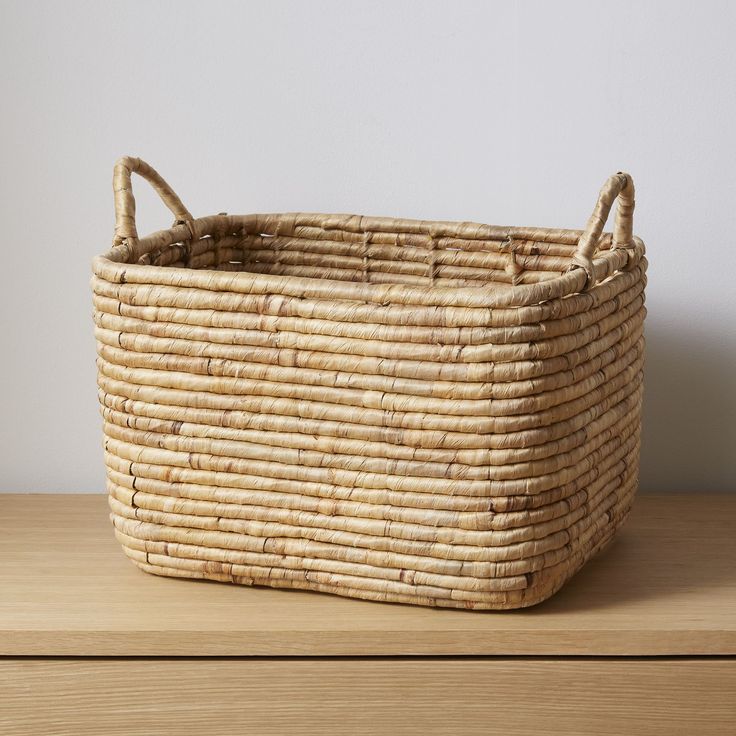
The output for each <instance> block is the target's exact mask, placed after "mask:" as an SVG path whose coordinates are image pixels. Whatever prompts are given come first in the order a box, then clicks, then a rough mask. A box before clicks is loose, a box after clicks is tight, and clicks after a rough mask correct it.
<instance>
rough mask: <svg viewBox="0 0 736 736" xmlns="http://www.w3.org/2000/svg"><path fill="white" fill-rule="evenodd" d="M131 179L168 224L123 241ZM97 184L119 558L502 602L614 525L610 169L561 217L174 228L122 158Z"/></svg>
mask: <svg viewBox="0 0 736 736" xmlns="http://www.w3.org/2000/svg"><path fill="white" fill-rule="evenodd" d="M133 173H137V174H139V175H140V176H142V177H143V178H144V179H147V180H148V181H149V182H150V183H151V184H152V185H153V187H154V188H155V189H156V191H157V192H158V193H159V195H160V196H161V198H162V200H163V201H164V203H165V204H166V205H167V206H168V208H169V209H170V210H171V211H172V213H173V214H174V217H175V222H174V224H173V226H172V227H171V228H169V229H167V230H162V231H160V232H156V233H154V234H152V235H149V236H147V237H144V238H140V237H139V235H138V232H137V230H136V224H135V201H134V199H133V192H132V189H131V174H133ZM114 191H115V210H116V229H115V239H114V244H113V247H112V249H111V250H110V251H108V252H107V253H106V254H105V255H103V256H99V257H97V258H95V259H94V263H93V270H94V276H93V280H92V286H93V290H94V306H95V316H94V318H95V325H96V327H95V334H96V337H97V344H98V355H99V357H98V368H99V396H100V402H101V407H102V414H103V417H104V434H105V443H104V445H105V462H106V465H107V477H108V490H109V494H110V506H111V510H112V521H113V524H114V526H115V533H116V535H117V538H118V539H119V540H120V542H121V543H122V545H123V548H124V550H125V552H126V554H127V555H128V556H129V557H130V558H131V559H132V560H133V562H134V563H135V564H136V565H138V566H139V567H140V568H142V569H143V570H146V571H148V572H152V573H156V574H160V575H172V576H179V577H188V578H208V579H212V580H223V581H230V582H236V583H242V584H247V585H269V586H276V587H288V588H305V589H309V590H316V591H324V592H330V593H337V594H340V595H346V596H354V597H358V598H366V599H371V600H377V601H393V602H401V603H416V604H422V605H431V606H449V607H458V608H476V609H500V608H516V607H521V606H528V605H532V604H535V603H538V602H539V601H542V600H544V599H545V598H547V597H548V596H550V595H552V594H553V593H554V592H555V591H556V590H558V589H559V588H560V587H561V586H562V585H563V583H564V582H565V581H566V580H567V579H568V578H569V577H570V576H571V575H572V574H573V573H574V572H575V571H576V570H578V569H579V568H580V567H581V566H582V565H583V564H584V562H585V561H586V560H587V559H589V558H590V557H591V556H592V555H593V554H594V553H595V552H596V551H598V550H600V549H601V548H602V547H603V546H604V545H605V544H606V543H607V542H608V541H609V540H610V539H611V537H612V536H613V534H614V532H615V531H616V529H617V528H618V526H619V525H620V524H621V523H622V521H623V520H624V519H625V517H626V515H627V513H628V511H629V508H630V506H631V502H632V497H633V495H634V492H635V490H636V486H637V477H638V464H639V437H640V410H641V398H642V359H643V347H644V341H643V321H644V315H645V308H644V286H645V270H646V259H645V258H644V245H643V243H642V242H641V240H640V239H639V238H637V237H635V236H634V235H633V232H632V219H633V210H634V185H633V183H632V180H631V177H630V176H629V175H628V174H623V173H618V174H615V175H614V176H612V177H611V178H610V179H608V181H607V182H606V183H605V185H604V187H603V189H602V190H601V193H600V197H599V199H598V203H597V205H596V207H595V210H594V212H593V214H592V216H591V217H590V220H589V221H588V224H587V228H586V229H585V231H574V230H559V229H541V228H529V227H494V226H489V225H480V224H475V223H467V222H463V223H455V222H422V221H416V220H404V219H390V218H378V217H360V216H354V215H322V214H302V213H290V214H260V215H259V214H256V215H243V216H240V215H225V214H220V215H215V216H212V217H203V218H199V219H195V218H193V217H192V215H191V214H190V213H189V211H188V210H187V209H186V208H185V207H184V206H183V204H182V203H181V201H180V200H179V198H178V197H177V196H176V194H175V193H174V192H173V190H172V189H171V188H170V187H169V186H168V185H167V184H166V182H164V180H163V179H162V178H161V177H160V176H159V175H158V174H157V173H156V172H155V171H154V170H153V169H152V168H151V167H150V166H149V165H148V164H146V163H145V162H143V161H141V160H140V159H136V158H123V159H120V161H118V162H117V164H116V166H115V172H114ZM616 200H618V202H617V207H616V216H615V223H614V229H613V233H612V234H603V232H602V231H603V227H604V225H605V222H606V219H607V217H608V214H609V211H610V209H611V208H612V205H613V204H614V202H615V201H616Z"/></svg>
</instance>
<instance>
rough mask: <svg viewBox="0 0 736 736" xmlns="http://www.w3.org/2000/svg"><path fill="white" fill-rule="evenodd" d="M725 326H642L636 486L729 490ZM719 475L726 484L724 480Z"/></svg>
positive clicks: (734, 347) (734, 385) (728, 342)
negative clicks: (643, 347) (640, 422)
mask: <svg viewBox="0 0 736 736" xmlns="http://www.w3.org/2000/svg"><path fill="white" fill-rule="evenodd" d="M731 331H732V328H731V327H730V326H729V327H728V328H726V329H722V330H721V331H718V330H717V329H715V328H711V329H710V330H708V331H706V330H704V329H702V328H699V327H698V326H696V325H678V326H677V328H676V329H675V328H674V327H673V326H660V325H657V324H652V322H651V320H649V321H648V323H647V326H646V341H647V343H646V367H645V379H644V419H643V421H644V427H643V440H642V458H641V490H642V492H645V493H646V492H655V493H660V492H661V493H665V492H677V491H693V492H696V491H701V492H717V491H733V492H736V340H734V339H733V335H732V334H730V333H731ZM724 478H726V479H729V482H730V483H731V485H730V487H728V488H724V480H723V479H724Z"/></svg>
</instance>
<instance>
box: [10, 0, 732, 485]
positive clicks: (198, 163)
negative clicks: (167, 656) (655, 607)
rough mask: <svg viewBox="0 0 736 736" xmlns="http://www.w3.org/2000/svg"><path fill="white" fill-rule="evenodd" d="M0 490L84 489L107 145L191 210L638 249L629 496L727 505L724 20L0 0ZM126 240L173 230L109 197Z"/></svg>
mask: <svg viewBox="0 0 736 736" xmlns="http://www.w3.org/2000/svg"><path fill="white" fill-rule="evenodd" d="M0 14H1V17H0V75H1V76H0V100H1V101H2V108H1V109H0V133H1V135H0V153H1V154H2V178H1V181H0V234H1V237H2V258H1V261H0V262H1V263H2V266H1V267H0V269H1V270H0V273H2V289H0V300H1V303H0V319H1V320H2V331H1V333H0V336H1V338H2V339H1V342H0V346H1V348H0V349H1V350H2V353H0V355H1V359H0V386H1V388H2V397H1V402H2V403H1V404H0V406H1V407H2V408H1V409H0V459H1V460H2V462H1V464H0V468H1V471H0V489H2V490H4V491H47V492H51V491H59V492H71V491H101V490H104V474H103V470H102V452H101V441H100V440H101V421H100V418H99V415H98V413H97V405H96V401H97V394H96V387H95V363H94V361H95V349H94V340H93V336H92V318H91V311H92V309H91V297H90V293H89V285H88V282H89V273H90V271H89V262H90V259H91V258H92V256H93V255H94V254H95V253H98V252H102V251H103V250H106V249H107V246H108V243H109V241H110V238H111V236H112V229H113V211H112V196H111V175H112V165H113V162H114V160H115V159H116V158H117V157H118V156H120V155H122V154H131V155H136V156H141V157H143V158H145V159H147V160H148V161H149V162H150V163H152V164H153V165H154V166H155V167H156V168H158V169H159V171H160V172H161V173H162V174H163V175H164V177H166V178H167V179H168V180H169V182H170V183H171V184H172V185H173V186H174V188H175V189H177V191H178V193H179V194H180V196H181V197H182V199H183V200H184V203H185V204H186V205H187V206H188V207H189V209H190V210H191V211H192V212H193V213H194V214H195V215H197V216H198V215H204V214H213V213H216V212H220V211H227V212H241V213H244V212H251V211H252V212H257V211H290V210H307V211H328V212H358V213H363V214H375V215H399V216H406V217H416V218H428V219H461V220H476V221H480V222H489V223H493V224H518V225H542V226H550V227H552V226H559V227H574V228H579V227H583V226H584V224H585V221H586V219H587V217H588V215H589V214H590V211H591V209H592V207H593V204H594V202H595V199H596V195H597V192H598V189H599V187H600V185H601V184H602V183H603V181H604V179H605V178H606V177H607V176H608V175H609V174H611V173H612V172H614V171H616V170H619V169H624V170H628V171H630V172H631V173H632V174H633V176H634V179H635V182H636V186H637V211H636V214H635V230H636V232H637V234H638V235H640V236H641V237H642V238H643V239H644V240H645V242H646V243H647V246H648V253H649V260H650V274H649V278H650V281H649V287H648V307H649V317H648V321H647V339H648V346H647V369H646V401H645V417H644V420H645V434H644V447H643V457H642V488H643V489H644V490H650V491H673V492H674V491H680V490H704V491H705V490H719V489H720V490H736V482H734V481H735V480H736V479H735V477H734V469H735V464H736V461H735V460H734V454H735V453H736V421H735V420H736V295H735V294H734V276H735V274H736V256H735V253H736V242H735V233H736V187H735V181H736V180H735V175H734V172H735V170H736V169H735V166H734V164H736V145H735V142H734V137H735V131H736V53H735V52H734V48H735V47H734V42H733V31H734V28H735V27H736V3H730V2H726V1H724V2H704V1H703V0H701V1H700V2H698V3H689V2H659V3H658V2H648V3H641V2H629V1H628V0H619V1H618V2H616V3H609V2H605V3H604V2H589V1H582V0H581V1H580V2H567V1H565V2H544V1H540V2H516V3H515V2H496V3H490V2H444V3H437V2H361V3H358V2H347V1H346V0H342V1H340V2H253V3H246V2H233V3H230V2H140V1H138V2H123V3H120V2H116V3H112V2H81V1H79V0H71V1H70V0H66V1H65V2H23V1H21V0H19V1H18V2H6V1H4V0H0ZM134 185H135V187H136V196H137V199H138V203H139V226H140V227H139V229H140V231H141V232H148V231H150V230H154V229H159V228H161V227H168V226H169V224H170V219H171V218H170V216H169V214H168V212H167V211H166V210H165V209H164V208H163V206H162V205H160V203H159V202H158V201H157V200H156V199H155V197H154V195H153V194H152V193H151V192H150V191H147V189H146V185H145V184H144V182H142V180H136V181H135V182H134Z"/></svg>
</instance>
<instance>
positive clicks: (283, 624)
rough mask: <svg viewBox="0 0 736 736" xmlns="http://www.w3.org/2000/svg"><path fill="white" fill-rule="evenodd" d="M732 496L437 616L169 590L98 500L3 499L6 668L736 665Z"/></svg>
mask: <svg viewBox="0 0 736 736" xmlns="http://www.w3.org/2000/svg"><path fill="white" fill-rule="evenodd" d="M735 515H736V495H734V496H728V495H722V496H692V495H682V496H679V495H673V496H659V497H651V496H650V497H647V496H642V497H640V498H639V499H637V501H636V503H635V506H634V511H633V513H632V518H631V520H630V522H629V523H628V524H627V525H626V526H625V527H624V529H623V530H622V532H621V534H620V536H619V537H618V538H617V539H616V540H615V541H614V542H613V544H612V545H611V546H610V547H609V548H608V549H607V550H606V551H605V552H604V553H603V554H602V555H601V556H599V557H598V558H597V559H595V560H593V561H592V562H590V563H589V564H588V565H587V566H586V567H585V568H584V569H583V570H582V571H581V572H580V573H579V574H578V575H577V576H576V577H575V578H574V579H573V580H572V581H571V582H570V583H569V584H568V585H567V586H566V587H565V588H564V589H563V590H562V591H560V592H559V593H558V594H557V595H556V596H554V597H553V598H552V599H550V600H549V601H546V602H545V603H543V604H541V605H539V606H536V607H534V608H531V609H527V610H520V611H512V612H500V613H488V612H470V611H468V612H466V611H455V610H449V611H448V610H437V609H429V608H420V607H416V606H401V605H388V604H379V603H369V602H364V601H356V600H350V599H343V598H339V597H337V596H328V595H319V594H312V593H300V592H293V591H278V590H270V589H266V588H246V587H241V586H234V585H227V584H218V583H204V582H195V581H187V580H174V579H167V578H159V577H155V576H151V575H146V574H145V573H142V572H140V571H139V570H137V569H136V568H135V567H134V566H133V565H131V564H130V563H129V562H128V560H127V559H126V558H125V557H124V555H123V553H122V552H121V550H120V548H119V546H118V545H117V543H116V541H115V539H114V537H113V534H112V529H111V526H110V522H109V520H108V516H107V506H106V499H105V497H104V496H100V495H93V496H90V495H86V496H84V495H75V496H63V495H53V496H49V495H45V496H43V495H35V496H20V495H0V590H2V596H0V654H6V655H29V654H32V655H68V656H79V655H95V656H119V655H136V656H154V655H156V656H167V655H168V656H199V655H209V656H218V655H219V656H225V655H238V656H252V655H259V656H270V655H310V656H327V655H348V656H359V655H558V656H559V655H632V656H642V655H651V654H664V655H682V654H689V655H703V654H736V566H735V565H734V559H736V535H735V534H733V519H734V517H735Z"/></svg>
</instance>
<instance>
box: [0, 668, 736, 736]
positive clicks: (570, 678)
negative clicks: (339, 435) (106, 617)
mask: <svg viewBox="0 0 736 736" xmlns="http://www.w3.org/2000/svg"><path fill="white" fill-rule="evenodd" d="M735 691H736V660H733V659H718V658H711V659H695V658H688V659H677V658H674V659H669V658H657V659H644V660H642V659H626V658H610V657H609V658H603V659H593V658H583V659H574V658H573V659H567V660H564V659H563V660H555V659H543V658H533V659H523V658H514V659H504V658H471V659H454V658H431V657H420V658H408V659H381V658H373V659H352V658H345V659H333V658H317V659H306V658H303V659H291V658H281V659H257V658H256V659H248V658H244V659H241V658H227V659H166V658H159V659H117V660H115V659H76V660H75V659H66V660H65V659H53V660H44V659H0V693H2V699H3V701H4V702H3V707H2V708H0V733H2V734H4V736H31V735H33V736H38V734H45V735H46V736H67V735H68V736H86V735H87V734H89V735H90V736H92V735H94V736H98V734H99V733H100V732H101V725H102V724H104V732H105V734H107V735H108V736H115V734H120V736H139V735H140V736H143V735H144V734H146V735H148V734H151V733H172V734H173V733H175V734H177V736H188V735H189V734H191V735H192V736H201V734H204V733H216V734H218V735H220V736H228V735H229V734H238V736H240V734H244V733H258V734H279V735H281V734H287V733H299V734H320V736H322V734H325V733H349V734H356V735H358V734H376V733H385V734H396V735H397V736H400V735H401V734H426V733H447V734H450V733H462V734H464V735H467V736H472V734H483V735H484V736H489V735H490V736H494V735H495V734H499V735H503V736H507V735H508V734H509V733H514V734H529V735H530V736H531V735H532V734H534V736H537V735H538V734H540V733H545V734H561V735H562V734H564V735H565V736H575V735H576V734H578V735H580V736H583V735H585V736H589V735H590V734H596V736H609V735H610V736H620V734H632V735H635V734H646V735H647V736H657V735H658V734H662V736H671V734H673V733H682V734H691V733H692V734H695V733H697V734H699V735H700V736H709V735H710V734H713V735H715V734H718V736H723V734H726V733H732V732H733V727H734V723H736V700H735V699H734V698H733V693H734V692H735Z"/></svg>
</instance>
